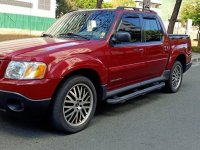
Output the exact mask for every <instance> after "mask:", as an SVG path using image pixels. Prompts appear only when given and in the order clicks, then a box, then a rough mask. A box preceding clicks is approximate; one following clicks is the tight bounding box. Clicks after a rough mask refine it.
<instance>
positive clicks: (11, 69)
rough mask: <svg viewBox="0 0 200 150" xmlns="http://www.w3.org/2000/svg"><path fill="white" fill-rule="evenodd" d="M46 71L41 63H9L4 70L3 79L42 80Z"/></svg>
mask: <svg viewBox="0 0 200 150" xmlns="http://www.w3.org/2000/svg"><path fill="white" fill-rule="evenodd" d="M45 71H46V64H44V63H42V62H17V61H11V62H10V63H9V64H8V67H7V69H6V73H5V78H8V79H20V80H23V79H25V80H26V79H42V78H44V75H45Z"/></svg>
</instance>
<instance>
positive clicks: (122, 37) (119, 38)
mask: <svg viewBox="0 0 200 150" xmlns="http://www.w3.org/2000/svg"><path fill="white" fill-rule="evenodd" d="M112 42H113V43H123V42H131V35H130V33H128V32H121V31H120V32H117V33H116V34H115V35H114V36H113V37H112Z"/></svg>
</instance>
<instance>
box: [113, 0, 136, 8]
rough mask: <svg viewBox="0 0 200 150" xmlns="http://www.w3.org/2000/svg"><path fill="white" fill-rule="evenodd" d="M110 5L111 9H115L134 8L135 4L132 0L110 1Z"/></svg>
mask: <svg viewBox="0 0 200 150" xmlns="http://www.w3.org/2000/svg"><path fill="white" fill-rule="evenodd" d="M110 3H111V5H112V6H113V8H117V7H118V6H128V7H135V2H134V1H133V0H112V1H111V2H110Z"/></svg>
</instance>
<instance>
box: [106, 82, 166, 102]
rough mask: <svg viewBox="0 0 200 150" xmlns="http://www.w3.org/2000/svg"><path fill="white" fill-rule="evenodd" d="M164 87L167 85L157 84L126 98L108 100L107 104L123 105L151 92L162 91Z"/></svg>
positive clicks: (125, 96)
mask: <svg viewBox="0 0 200 150" xmlns="http://www.w3.org/2000/svg"><path fill="white" fill-rule="evenodd" d="M164 86H165V83H164V82H161V83H160V84H157V85H154V86H151V87H148V88H145V89H142V90H140V91H136V92H134V93H130V94H128V95H124V96H121V97H115V98H112V99H111V98H109V99H107V103H110V104H118V103H123V102H125V101H128V100H130V99H132V98H135V97H137V96H141V95H144V94H147V93H149V92H152V91H154V90H158V89H161V88H162V87H164Z"/></svg>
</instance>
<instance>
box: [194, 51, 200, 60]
mask: <svg viewBox="0 0 200 150" xmlns="http://www.w3.org/2000/svg"><path fill="white" fill-rule="evenodd" d="M192 62H193V63H199V62H200V53H194V52H193V53H192Z"/></svg>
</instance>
